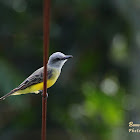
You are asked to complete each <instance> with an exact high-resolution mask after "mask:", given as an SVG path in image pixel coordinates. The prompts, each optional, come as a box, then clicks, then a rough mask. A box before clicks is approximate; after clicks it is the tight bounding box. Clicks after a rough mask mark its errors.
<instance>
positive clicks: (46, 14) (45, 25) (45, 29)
mask: <svg viewBox="0 0 140 140" xmlns="http://www.w3.org/2000/svg"><path fill="white" fill-rule="evenodd" d="M43 7H44V10H43V12H44V13H43V14H44V16H43V18H44V19H43V34H44V37H43V40H44V54H43V55H44V56H43V64H44V79H43V82H44V87H43V96H42V134H41V139H42V140H46V120H47V118H46V117H47V96H46V93H47V61H48V52H49V26H50V25H49V24H50V0H44V5H43Z"/></svg>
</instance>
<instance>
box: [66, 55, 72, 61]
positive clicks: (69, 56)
mask: <svg viewBox="0 0 140 140" xmlns="http://www.w3.org/2000/svg"><path fill="white" fill-rule="evenodd" d="M69 58H73V56H72V55H66V56H65V57H64V60H65V59H69Z"/></svg>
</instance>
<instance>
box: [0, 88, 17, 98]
mask: <svg viewBox="0 0 140 140" xmlns="http://www.w3.org/2000/svg"><path fill="white" fill-rule="evenodd" d="M17 90H18V89H17V88H15V89H13V90H11V91H10V92H9V93H7V94H6V95H4V96H2V97H1V98H0V100H4V99H5V98H7V97H8V96H10V95H11V94H13V93H14V92H16V91H17Z"/></svg>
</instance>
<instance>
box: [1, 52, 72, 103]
mask: <svg viewBox="0 0 140 140" xmlns="http://www.w3.org/2000/svg"><path fill="white" fill-rule="evenodd" d="M72 57H73V56H72V55H64V54H63V53H61V52H56V53H53V54H52V55H51V56H50V57H49V60H48V64H47V88H50V87H51V86H52V85H54V83H55V82H56V80H57V79H58V77H59V75H60V73H61V69H62V66H63V65H64V63H65V62H66V61H67V60H68V59H69V58H72ZM43 73H44V67H41V68H39V69H38V70H36V71H35V72H34V73H33V74H31V75H30V76H29V77H28V78H27V79H25V80H24V81H23V82H22V83H21V84H20V85H19V86H18V87H17V88H15V89H13V90H11V91H10V92H9V93H7V94H6V95H4V96H3V97H1V98H0V100H4V99H5V98H6V97H8V96H10V95H21V94H27V93H35V94H38V93H40V91H42V90H43Z"/></svg>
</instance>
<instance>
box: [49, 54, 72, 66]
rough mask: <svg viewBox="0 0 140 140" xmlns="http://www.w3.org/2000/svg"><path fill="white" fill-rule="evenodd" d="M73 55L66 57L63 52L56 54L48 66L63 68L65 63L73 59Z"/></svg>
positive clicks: (52, 56) (50, 59) (50, 58)
mask: <svg viewBox="0 0 140 140" xmlns="http://www.w3.org/2000/svg"><path fill="white" fill-rule="evenodd" d="M72 57H73V56H72V55H65V54H63V53H61V52H56V53H53V54H52V55H51V56H50V57H49V60H48V65H49V66H50V67H55V68H60V69H61V68H62V66H63V65H64V63H65V62H66V61H67V60H68V59H69V58H72Z"/></svg>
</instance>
